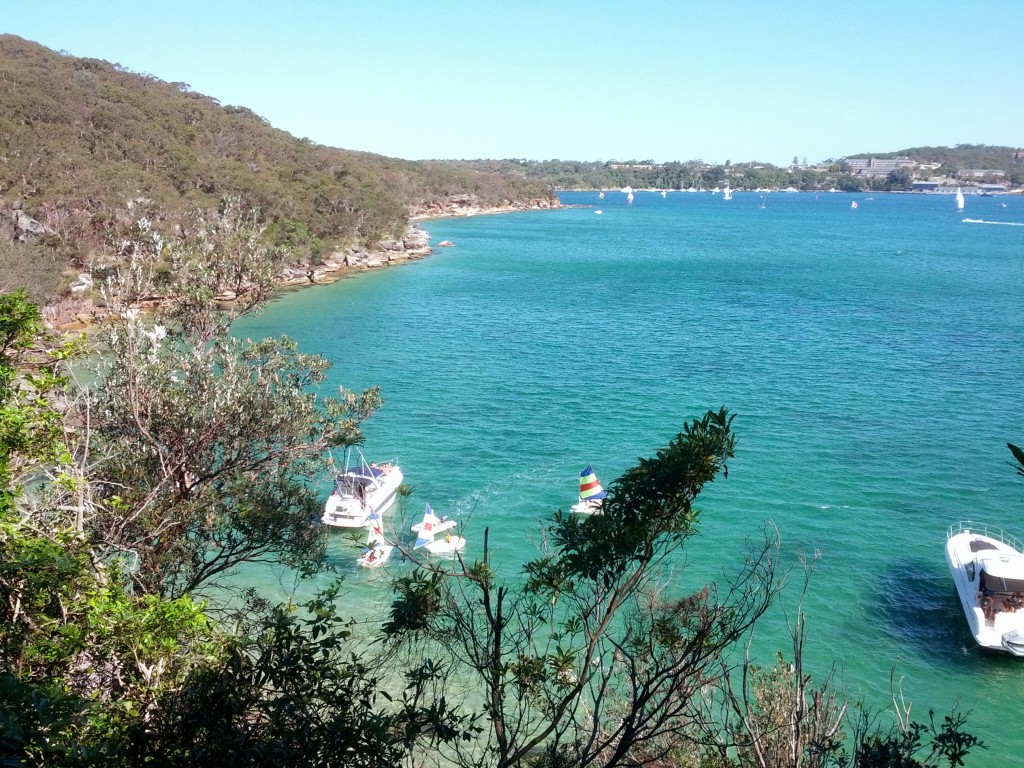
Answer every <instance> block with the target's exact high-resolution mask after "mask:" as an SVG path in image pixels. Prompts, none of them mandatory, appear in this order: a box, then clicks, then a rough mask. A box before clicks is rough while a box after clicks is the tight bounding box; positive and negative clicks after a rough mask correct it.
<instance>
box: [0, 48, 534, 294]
mask: <svg viewBox="0 0 1024 768" xmlns="http://www.w3.org/2000/svg"><path fill="white" fill-rule="evenodd" d="M0 80H2V82H4V83H5V85H6V87H5V88H3V89H0V149H3V151H2V152H0V155H2V156H3V160H2V162H0V191H2V192H3V195H4V197H5V198H7V199H18V200H21V201H22V203H23V206H24V210H25V212H26V213H28V214H29V215H31V216H32V217H33V218H35V219H36V220H38V221H40V222H41V223H42V224H43V225H44V226H45V227H46V228H47V234H46V235H45V236H44V237H43V238H42V239H41V241H40V247H45V248H46V249H47V250H49V251H50V252H51V255H50V256H49V259H50V260H51V261H52V260H56V261H57V262H58V264H59V268H58V269H57V270H54V274H55V275H57V276H59V277H60V278H61V280H63V279H64V278H63V276H62V274H61V273H62V272H63V271H65V270H66V269H67V268H68V267H70V266H71V265H72V264H74V263H76V262H77V263H85V262H87V261H91V254H92V253H93V252H96V251H99V250H101V249H104V247H105V246H106V237H105V235H106V234H107V233H109V232H111V231H116V230H118V229H120V228H123V227H124V225H125V224H126V223H129V222H130V221H131V220H132V219H135V218H137V217H138V211H139V208H140V207H142V208H147V209H150V210H152V211H154V212H155V218H154V221H158V222H159V223H161V224H162V225H164V226H166V228H167V229H170V228H172V227H174V226H176V225H180V226H182V227H183V228H186V227H187V221H188V218H189V214H190V212H191V211H192V210H194V209H197V208H198V209H201V210H212V209H216V208H217V207H218V205H219V203H220V201H221V199H222V198H224V197H237V198H239V199H240V200H242V201H243V203H244V205H245V207H246V208H254V209H258V210H259V211H260V212H261V215H262V216H263V217H264V218H265V219H266V220H267V221H270V222H274V227H273V229H272V230H271V232H270V236H271V239H270V240H269V242H270V243H271V244H273V245H275V246H280V247H285V246H288V247H293V248H295V249H296V250H295V252H294V254H293V256H291V257H290V258H291V260H292V263H297V264H306V263H316V262H317V260H318V259H319V258H320V257H321V255H322V253H323V252H324V251H325V250H327V249H332V248H336V247H342V246H348V245H352V244H356V243H358V244H363V245H368V246H372V245H374V244H375V243H376V242H377V241H379V240H381V239H382V238H386V237H393V236H398V235H400V234H401V233H402V231H403V229H404V228H405V225H406V223H407V221H408V218H409V213H410V211H411V210H412V209H415V208H417V207H419V206H421V205H422V204H423V203H425V202H428V201H429V202H433V201H436V200H444V199H447V197H449V196H451V195H454V194H459V193H462V194H465V193H472V194H476V195H477V196H478V198H479V199H480V202H481V204H483V205H488V204H496V203H499V202H501V201H502V200H525V199H530V198H537V197H547V196H548V192H547V190H546V189H545V188H544V187H543V186H542V185H541V184H539V183H537V182H530V181H526V180H524V179H522V178H520V177H518V176H516V177H511V176H506V175H502V174H485V175H481V174H476V173H473V172H472V171H467V170H461V169H458V170H456V169H451V168H443V167H439V166H436V165H432V164H428V163H416V162H409V161H404V160H397V159H392V158H387V157H382V156H379V155H373V154H368V153H362V152H352V151H347V150H343V149H334V148H331V147H324V146H320V145H317V144H314V143H312V142H310V141H308V140H304V139H297V138H295V137H293V136H291V135H290V134H288V133H286V132H284V131H281V130H277V129H275V128H273V127H272V126H270V125H269V124H268V123H267V122H266V121H265V120H263V119H262V118H260V117H259V116H258V115H256V114H254V113H253V112H252V111H251V110H249V109H246V108H244V107H232V106H221V105H220V104H219V103H218V102H217V100H216V99H213V98H210V97H208V96H204V95H202V94H199V93H195V92H193V91H192V90H191V89H189V88H188V86H186V85H184V84H182V83H167V82H163V81H161V80H159V79H157V78H155V77H152V76H149V75H139V74H135V73H132V72H130V71H129V70H127V69H125V68H122V67H119V66H117V65H112V64H108V63H107V62H103V61H98V60H95V59H80V58H75V57H72V56H66V55H60V54H57V53H54V52H53V51H49V50H47V49H46V48H44V47H42V46H40V45H37V44H35V43H31V42H29V41H26V40H23V39H21V38H18V37H15V36H13V35H0ZM0 239H4V238H3V235H2V234H0ZM21 250H22V252H23V253H24V252H25V251H24V249H21ZM111 255H112V254H111ZM22 266H23V267H24V269H19V270H17V271H16V272H15V275H16V279H17V282H16V283H15V284H16V285H20V284H23V280H28V279H29V278H30V277H31V273H32V271H33V269H34V268H32V267H31V266H30V265H29V264H27V263H26V264H24V265H22ZM2 274H3V259H2V253H0V275H2ZM56 289H57V286H46V287H45V289H43V290H41V291H40V293H45V294H47V295H46V298H50V297H51V296H52V295H53V293H51V291H55V290H56ZM34 295H35V294H34Z"/></svg>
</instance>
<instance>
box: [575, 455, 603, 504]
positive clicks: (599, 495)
mask: <svg viewBox="0 0 1024 768" xmlns="http://www.w3.org/2000/svg"><path fill="white" fill-rule="evenodd" d="M607 495H608V492H607V491H605V489H604V488H603V487H602V485H601V481H600V480H598V479H597V475H596V474H595V473H594V468H593V467H592V466H590V465H587V468H586V469H584V470H583V471H582V472H580V498H579V501H578V502H577V503H576V504H573V505H572V511H573V512H575V513H576V514H578V515H596V514H599V513H600V512H601V506H602V505H603V504H604V500H605V497H606V496H607Z"/></svg>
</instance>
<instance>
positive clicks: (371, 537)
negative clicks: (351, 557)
mask: <svg viewBox="0 0 1024 768" xmlns="http://www.w3.org/2000/svg"><path fill="white" fill-rule="evenodd" d="M394 549H395V548H394V547H393V546H392V545H391V544H388V542H387V540H386V539H385V538H384V521H383V520H381V517H380V514H379V513H378V512H376V511H374V512H371V513H370V532H369V534H368V535H367V537H366V551H365V552H363V554H362V556H361V557H360V558H359V559H358V560H356V562H357V563H359V565H361V566H363V568H379V567H380V566H382V565H384V563H386V562H387V561H388V558H389V557H391V553H392V551H394Z"/></svg>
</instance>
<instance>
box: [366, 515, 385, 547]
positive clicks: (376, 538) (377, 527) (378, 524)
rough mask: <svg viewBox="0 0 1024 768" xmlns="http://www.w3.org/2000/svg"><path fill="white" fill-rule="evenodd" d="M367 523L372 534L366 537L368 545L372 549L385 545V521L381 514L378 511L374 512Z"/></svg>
mask: <svg viewBox="0 0 1024 768" xmlns="http://www.w3.org/2000/svg"><path fill="white" fill-rule="evenodd" d="M366 522H367V524H368V525H369V529H370V532H369V534H368V535H367V537H366V544H367V545H368V546H370V547H374V546H376V545H378V544H383V543H384V521H383V520H382V519H381V516H380V513H379V512H378V511H377V510H373V511H372V512H371V513H370V517H369V518H368V519H367V521H366Z"/></svg>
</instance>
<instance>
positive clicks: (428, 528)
mask: <svg viewBox="0 0 1024 768" xmlns="http://www.w3.org/2000/svg"><path fill="white" fill-rule="evenodd" d="M440 522H441V521H440V520H438V519H437V515H435V514H434V510H432V509H431V508H430V504H429V503H428V504H427V508H426V510H425V511H424V512H423V523H422V524H421V525H420V531H419V533H418V534H417V535H416V543H415V544H413V547H412V548H413V549H419V548H420V547H425V546H426V545H427V544H430V543H431V542H432V541H433V540H434V531H436V530H437V524H438V523H440Z"/></svg>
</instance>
